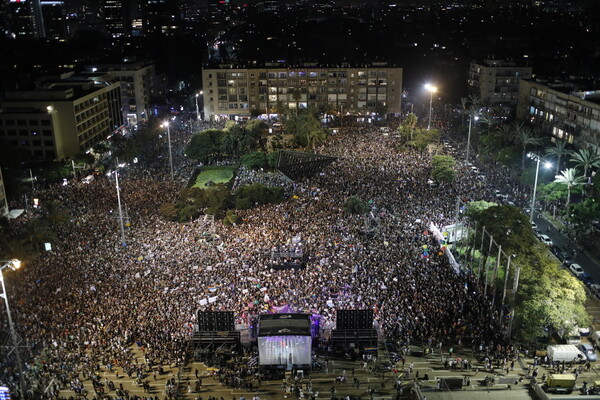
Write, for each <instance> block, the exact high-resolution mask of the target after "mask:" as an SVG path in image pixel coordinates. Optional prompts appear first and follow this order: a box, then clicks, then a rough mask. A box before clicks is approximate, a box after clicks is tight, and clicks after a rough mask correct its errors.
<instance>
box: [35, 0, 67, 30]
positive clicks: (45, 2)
mask: <svg viewBox="0 0 600 400" xmlns="http://www.w3.org/2000/svg"><path fill="white" fill-rule="evenodd" d="M41 6H42V15H43V16H44V29H45V34H46V38H48V39H55V40H66V38H67V20H66V12H65V2H64V1H56V0H42V2H41Z"/></svg>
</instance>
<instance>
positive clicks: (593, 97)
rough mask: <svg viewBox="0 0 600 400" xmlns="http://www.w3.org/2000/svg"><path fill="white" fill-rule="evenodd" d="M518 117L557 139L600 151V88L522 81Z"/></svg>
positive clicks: (578, 146)
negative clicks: (583, 88)
mask: <svg viewBox="0 0 600 400" xmlns="http://www.w3.org/2000/svg"><path fill="white" fill-rule="evenodd" d="M517 119H519V120H529V121H531V122H533V123H534V124H536V125H538V126H539V127H540V128H541V129H543V130H545V131H549V132H551V135H552V137H553V138H554V139H559V140H566V141H567V142H568V143H571V144H573V145H574V146H575V147H577V148H587V147H592V148H594V149H596V150H597V151H599V152H600V90H582V89H581V87H577V86H576V85H574V84H565V83H564V82H563V83H560V84H555V85H554V84H547V83H539V82H534V81H527V80H521V81H520V84H519V103H518V106H517Z"/></svg>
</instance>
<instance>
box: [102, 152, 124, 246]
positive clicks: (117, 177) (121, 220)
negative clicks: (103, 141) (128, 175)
mask: <svg viewBox="0 0 600 400" xmlns="http://www.w3.org/2000/svg"><path fill="white" fill-rule="evenodd" d="M125 165H126V164H125V163H123V164H119V160H117V167H116V168H115V170H114V172H109V173H108V174H107V175H110V174H111V173H114V174H115V186H116V188H117V204H118V207H119V226H120V228H121V245H122V246H123V247H124V246H127V241H126V240H125V226H124V225H123V207H122V206H121V188H120V187H119V168H120V167H124V166H125Z"/></svg>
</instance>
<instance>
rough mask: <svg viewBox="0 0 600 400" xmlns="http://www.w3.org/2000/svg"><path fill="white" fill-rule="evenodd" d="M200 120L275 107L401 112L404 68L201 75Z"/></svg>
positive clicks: (227, 70)
mask: <svg viewBox="0 0 600 400" xmlns="http://www.w3.org/2000/svg"><path fill="white" fill-rule="evenodd" d="M202 83H203V91H204V115H205V116H206V118H209V117H211V116H220V117H229V118H233V117H234V116H248V115H250V112H251V110H253V112H258V113H263V114H265V113H272V112H274V109H275V108H276V107H278V106H279V105H283V106H287V107H289V108H290V109H291V110H296V109H305V108H309V107H315V108H321V109H322V107H326V108H327V109H329V110H332V109H333V110H336V111H337V112H339V113H350V114H367V113H380V114H386V113H400V112H401V104H400V101H401V93H402V68H391V67H387V66H386V64H385V63H380V64H373V65H372V66H369V67H350V66H336V67H318V66H316V65H314V66H311V65H306V64H305V65H304V66H301V67H285V66H281V65H279V64H273V65H270V66H265V67H264V68H237V67H234V66H222V67H221V68H218V69H205V70H203V71H202Z"/></svg>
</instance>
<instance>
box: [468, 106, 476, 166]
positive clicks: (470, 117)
mask: <svg viewBox="0 0 600 400" xmlns="http://www.w3.org/2000/svg"><path fill="white" fill-rule="evenodd" d="M473 119H474V120H475V121H477V120H478V119H479V117H478V116H477V115H472V114H471V115H470V116H469V134H468V135H467V155H466V157H465V162H466V163H468V162H469V150H471V125H472V123H473Z"/></svg>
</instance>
